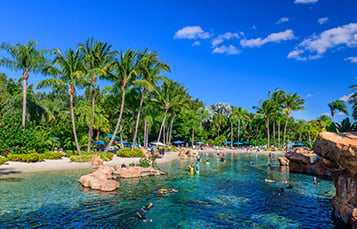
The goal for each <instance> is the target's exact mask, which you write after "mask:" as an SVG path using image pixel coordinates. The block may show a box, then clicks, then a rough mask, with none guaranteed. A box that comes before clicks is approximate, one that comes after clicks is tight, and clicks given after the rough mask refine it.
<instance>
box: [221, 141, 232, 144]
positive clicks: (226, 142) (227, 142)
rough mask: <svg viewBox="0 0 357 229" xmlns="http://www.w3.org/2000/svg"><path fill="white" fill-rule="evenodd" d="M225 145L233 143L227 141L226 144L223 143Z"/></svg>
mask: <svg viewBox="0 0 357 229" xmlns="http://www.w3.org/2000/svg"><path fill="white" fill-rule="evenodd" d="M223 144H231V142H229V141H225V142H223Z"/></svg>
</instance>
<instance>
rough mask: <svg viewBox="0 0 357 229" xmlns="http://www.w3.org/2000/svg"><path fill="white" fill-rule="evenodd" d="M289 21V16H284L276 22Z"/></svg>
mask: <svg viewBox="0 0 357 229" xmlns="http://www.w3.org/2000/svg"><path fill="white" fill-rule="evenodd" d="M288 21H289V18H287V17H282V18H280V19H279V20H278V21H277V22H275V24H281V23H284V22H288Z"/></svg>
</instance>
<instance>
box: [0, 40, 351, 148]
mask: <svg viewBox="0 0 357 229" xmlns="http://www.w3.org/2000/svg"><path fill="white" fill-rule="evenodd" d="M0 49H1V50H3V51H4V53H6V55H4V56H3V58H1V59H0V66H3V67H7V68H10V69H12V70H17V71H21V72H22V75H21V78H20V79H21V82H22V84H21V83H20V84H16V85H15V86H14V87H20V86H21V87H22V94H21V96H22V126H23V128H26V120H29V119H30V120H36V122H37V125H39V126H41V127H43V128H45V129H46V128H47V130H48V131H50V132H51V135H53V136H59V137H61V138H64V141H65V142H66V143H64V144H63V145H64V147H66V148H72V147H75V148H76V150H77V151H78V153H79V154H81V150H83V149H84V148H86V150H87V151H88V152H90V151H91V149H92V142H93V141H94V138H95V139H96V140H99V139H106V141H108V142H109V143H108V145H107V147H106V148H105V152H107V151H108V150H109V148H110V147H111V145H112V144H113V143H114V142H115V140H117V139H118V138H119V139H120V141H119V144H120V145H121V146H122V147H123V143H124V139H125V140H129V139H130V142H131V143H132V144H131V145H132V148H134V147H135V146H137V145H138V144H137V142H141V143H143V144H141V145H143V146H145V147H147V146H148V143H149V141H151V140H157V141H162V142H163V143H166V144H171V142H172V141H173V140H174V139H182V140H184V141H187V142H190V144H192V145H193V144H194V143H195V142H196V141H197V140H199V141H204V142H206V143H207V142H211V143H214V144H221V143H222V142H223V141H224V140H230V145H231V146H233V142H234V140H235V139H236V141H237V142H241V141H243V140H244V141H249V142H251V143H253V142H254V143H255V144H256V145H259V143H266V144H267V145H268V146H269V145H271V144H270V141H271V137H270V135H271V133H272V134H273V141H274V145H275V146H277V145H278V146H280V145H281V143H282V145H286V142H287V136H289V139H293V138H295V139H301V138H304V139H305V141H306V142H310V143H311V141H312V140H311V139H313V138H314V137H315V136H317V133H316V132H318V131H320V130H323V129H326V128H327V126H328V125H330V124H331V121H330V120H329V119H328V118H327V121H326V120H324V119H326V117H320V118H318V119H317V120H311V121H309V122H306V121H297V122H296V121H295V120H294V119H293V118H292V117H291V112H292V111H298V110H303V109H304V107H303V104H304V100H303V99H302V98H301V97H300V96H299V95H298V94H296V93H292V94H288V93H286V92H285V91H283V90H275V91H274V92H269V93H268V99H267V100H264V101H261V102H260V105H259V106H254V107H253V109H254V110H256V113H255V114H253V113H250V112H249V111H248V110H246V109H244V108H242V107H233V106H231V105H229V104H226V103H218V104H216V105H211V106H204V105H203V102H201V101H199V100H198V99H192V96H191V95H190V94H189V93H188V92H187V88H185V87H184V86H183V85H182V84H180V83H178V82H176V81H173V80H169V79H168V78H166V77H164V76H162V73H169V72H170V67H169V65H168V64H166V63H164V62H162V61H160V60H159V55H158V53H156V52H153V51H149V50H148V49H145V50H143V51H138V50H131V49H127V50H126V51H116V50H115V49H114V48H113V46H112V45H110V44H109V43H108V42H103V41H97V40H95V39H88V40H86V41H85V42H84V43H81V44H79V45H78V47H77V48H76V49H74V50H73V49H68V50H66V51H61V50H59V49H54V50H51V51H49V50H39V49H38V48H37V42H36V41H29V42H28V43H27V44H25V45H22V44H15V45H11V44H9V43H2V44H1V46H0ZM33 73H41V74H43V75H45V76H46V77H48V78H47V79H44V80H42V81H40V82H39V83H38V85H37V86H36V89H45V88H50V89H51V90H50V91H48V90H47V91H46V92H43V91H41V92H38V93H35V92H34V91H33V87H32V85H29V86H28V79H29V77H30V74H33ZM98 80H99V81H98ZM7 82H8V83H7V84H9V85H13V84H11V82H12V81H11V80H10V81H7ZM9 82H10V83H9ZM19 82H20V81H19ZM4 84H5V83H4ZM100 84H102V85H103V84H106V85H109V86H106V87H100ZM0 86H2V87H0V90H1V89H2V88H4V89H3V90H5V91H6V90H7V92H8V93H7V95H8V98H10V97H11V96H10V95H12V96H13V95H14V93H15V92H14V90H12V89H9V88H8V87H7V86H3V85H0ZM82 89H84V94H83V95H82V94H78V93H76V92H77V91H78V90H82ZM17 91H18V90H17ZM16 93H17V94H16V95H20V94H19V93H20V92H16ZM28 94H29V95H30V97H28V96H27V95H28ZM4 95H5V94H4ZM1 96H2V95H0V98H2V97H1ZM13 104H14V106H16V107H18V100H16V101H15V100H14V101H13ZM342 104H343V103H342ZM29 105H30V106H29ZM28 106H29V107H28ZM68 107H69V109H68ZM329 107H330V108H331V114H332V117H333V118H334V115H335V113H336V110H339V111H342V112H344V113H346V114H347V109H345V107H343V105H341V102H339V101H334V102H332V103H331V104H329ZM68 110H69V111H68ZM69 117H70V119H69ZM69 126H71V128H70V129H72V130H71V134H69V131H68V129H69ZM281 126H283V127H284V128H283V136H282V139H281ZM263 130H264V131H263ZM77 132H78V133H77ZM85 132H87V133H85ZM105 133H112V135H104V134H105ZM264 133H265V134H264ZM276 133H277V134H276ZM117 134H119V136H117ZM94 135H96V136H95V137H94ZM276 135H277V136H276ZM108 136H109V139H108V138H107V137H108ZM264 138H265V139H266V141H264V140H263V139H264ZM69 139H71V140H69ZM72 139H74V141H72ZM259 140H260V141H261V142H259ZM72 142H73V144H72Z"/></svg>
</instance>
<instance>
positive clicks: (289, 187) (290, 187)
mask: <svg viewBox="0 0 357 229" xmlns="http://www.w3.org/2000/svg"><path fill="white" fill-rule="evenodd" d="M293 187H294V186H293V185H292V184H289V185H288V186H287V187H286V189H292V188H293Z"/></svg>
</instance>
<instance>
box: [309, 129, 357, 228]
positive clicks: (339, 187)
mask: <svg viewBox="0 0 357 229" xmlns="http://www.w3.org/2000/svg"><path fill="white" fill-rule="evenodd" d="M314 151H315V152H316V153H317V154H318V155H320V156H321V157H322V158H323V160H322V161H323V162H324V164H325V165H326V166H329V167H331V168H333V169H334V172H333V173H332V179H333V182H334V185H335V188H336V195H335V196H334V197H333V198H332V200H331V204H332V208H333V213H334V214H335V216H337V218H339V219H340V220H342V221H343V222H344V223H345V224H349V225H351V226H352V227H353V228H357V186H356V184H357V157H356V155H357V133H340V134H336V133H330V132H321V133H319V136H318V137H317V140H316V143H315V148H314Z"/></svg>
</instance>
